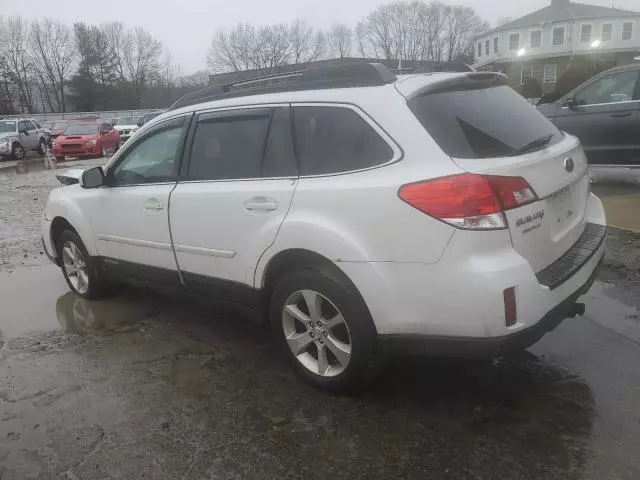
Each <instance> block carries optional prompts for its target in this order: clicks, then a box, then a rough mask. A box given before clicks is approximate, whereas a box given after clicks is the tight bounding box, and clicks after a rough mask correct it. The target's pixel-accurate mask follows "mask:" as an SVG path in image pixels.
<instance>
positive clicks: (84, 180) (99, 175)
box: [80, 167, 104, 188]
mask: <svg viewBox="0 0 640 480" xmlns="http://www.w3.org/2000/svg"><path fill="white" fill-rule="evenodd" d="M102 185H104V171H103V170H102V167H93V168H90V169H89V170H85V171H84V172H82V177H80V186H81V187H82V188H97V187H101V186H102Z"/></svg>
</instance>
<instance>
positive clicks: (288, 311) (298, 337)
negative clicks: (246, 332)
mask: <svg viewBox="0 0 640 480" xmlns="http://www.w3.org/2000/svg"><path fill="white" fill-rule="evenodd" d="M282 329H283V332H284V335H285V339H286V341H287V345H288V346H289V348H290V349H291V352H292V353H293V355H294V356H295V357H296V359H297V360H298V361H299V362H300V363H301V364H302V365H303V366H304V367H305V368H306V369H308V370H309V371H311V372H313V373H315V374H317V375H319V376H321V377H334V376H336V375H339V374H341V373H342V372H344V370H345V369H346V368H347V366H348V365H349V362H350V361H351V336H350V333H349V327H348V326H347V323H346V322H345V319H344V317H343V316H342V314H341V313H340V311H339V310H338V309H337V308H336V306H335V305H334V304H333V303H332V302H331V301H330V300H329V299H328V298H327V297H325V296H324V295H322V294H321V293H319V292H316V291H314V290H298V291H296V292H294V293H292V294H291V295H290V296H289V298H287V301H286V302H285V304H284V307H283V309H282Z"/></svg>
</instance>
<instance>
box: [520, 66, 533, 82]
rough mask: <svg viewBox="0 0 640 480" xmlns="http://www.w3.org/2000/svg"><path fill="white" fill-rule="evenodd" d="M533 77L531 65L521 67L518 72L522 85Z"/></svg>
mask: <svg viewBox="0 0 640 480" xmlns="http://www.w3.org/2000/svg"><path fill="white" fill-rule="evenodd" d="M531 78H533V67H522V70H521V72H520V84H521V85H524V84H525V83H527V81H529V80H531Z"/></svg>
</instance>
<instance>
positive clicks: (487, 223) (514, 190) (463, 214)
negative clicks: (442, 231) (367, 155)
mask: <svg viewBox="0 0 640 480" xmlns="http://www.w3.org/2000/svg"><path fill="white" fill-rule="evenodd" d="M398 195H399V196H400V198H401V199H402V200H404V201H405V202H407V203H408V204H409V205H411V206H412V207H414V208H417V209H418V210H420V211H422V212H424V213H426V214H427V215H430V216H432V217H434V218H436V219H438V220H441V221H443V222H446V223H449V224H451V225H453V226H454V227H457V228H463V229H469V230H496V229H503V228H506V227H507V222H506V219H505V216H504V213H503V212H504V211H505V210H509V209H511V208H516V207H521V206H522V205H526V204H527V203H531V202H534V201H536V200H537V197H536V194H535V192H534V191H533V189H532V188H531V186H530V185H529V184H528V183H527V181H526V180H525V179H524V178H521V177H501V176H497V175H475V174H472V173H462V174H459V175H451V176H449V177H441V178H436V179H433V180H425V181H423V182H417V183H410V184H408V185H404V186H402V187H400V191H399V192H398Z"/></svg>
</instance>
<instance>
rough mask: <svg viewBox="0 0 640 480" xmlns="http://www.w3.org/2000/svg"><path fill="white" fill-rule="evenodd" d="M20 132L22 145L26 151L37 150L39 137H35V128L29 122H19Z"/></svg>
mask: <svg viewBox="0 0 640 480" xmlns="http://www.w3.org/2000/svg"><path fill="white" fill-rule="evenodd" d="M18 132H19V135H20V143H21V144H22V146H23V147H24V149H25V150H35V149H36V148H37V146H38V136H37V135H34V133H35V126H34V125H33V124H32V123H31V122H29V121H27V120H21V121H20V122H18Z"/></svg>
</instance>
